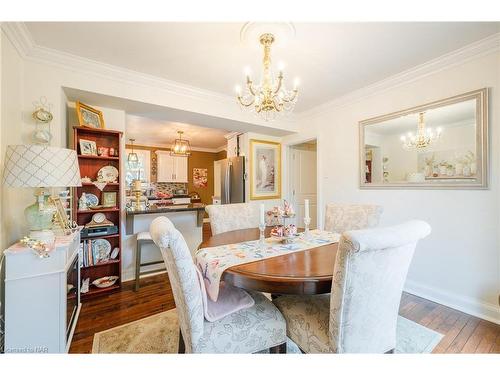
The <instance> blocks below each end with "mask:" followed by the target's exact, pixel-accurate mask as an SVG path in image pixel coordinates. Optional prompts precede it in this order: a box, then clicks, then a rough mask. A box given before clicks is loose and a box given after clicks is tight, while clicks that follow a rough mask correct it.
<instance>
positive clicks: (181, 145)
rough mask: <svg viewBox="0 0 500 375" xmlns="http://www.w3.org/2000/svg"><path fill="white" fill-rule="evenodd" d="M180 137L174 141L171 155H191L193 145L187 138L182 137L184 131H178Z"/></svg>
mask: <svg viewBox="0 0 500 375" xmlns="http://www.w3.org/2000/svg"><path fill="white" fill-rule="evenodd" d="M177 134H179V138H177V139H176V140H175V141H174V145H173V147H172V148H171V149H170V155H171V156H189V155H191V145H190V144H189V141H188V140H187V139H182V134H184V132H183V131H180V130H179V131H177Z"/></svg>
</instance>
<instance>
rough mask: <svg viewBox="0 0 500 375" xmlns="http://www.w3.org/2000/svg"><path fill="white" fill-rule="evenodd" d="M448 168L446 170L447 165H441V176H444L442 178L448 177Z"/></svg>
mask: <svg viewBox="0 0 500 375" xmlns="http://www.w3.org/2000/svg"><path fill="white" fill-rule="evenodd" d="M447 170H448V168H446V166H445V165H440V166H439V174H440V175H442V176H446V172H447Z"/></svg>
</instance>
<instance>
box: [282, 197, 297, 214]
mask: <svg viewBox="0 0 500 375" xmlns="http://www.w3.org/2000/svg"><path fill="white" fill-rule="evenodd" d="M283 211H284V215H285V216H294V215H295V211H294V210H293V207H292V205H291V204H290V203H288V201H287V200H286V199H283Z"/></svg>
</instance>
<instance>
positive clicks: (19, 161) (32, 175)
mask: <svg viewBox="0 0 500 375" xmlns="http://www.w3.org/2000/svg"><path fill="white" fill-rule="evenodd" d="M3 184H4V186H7V187H14V188H19V187H28V188H37V190H36V193H35V197H36V201H35V203H34V204H32V205H30V206H28V207H26V209H25V210H24V215H25V217H26V222H27V224H28V229H29V230H30V234H29V236H30V238H32V239H35V240H39V241H41V242H43V243H46V244H47V245H51V244H52V243H53V242H54V240H55V235H54V232H53V231H52V218H53V216H54V212H55V210H56V208H55V207H54V206H53V205H52V204H50V203H48V198H49V196H50V193H49V192H48V191H46V190H45V188H54V187H75V186H82V184H81V180H80V168H79V167H78V158H77V154H76V151H74V150H69V149H67V148H59V147H50V146H44V145H11V146H7V151H6V153H5V168H4V172H3Z"/></svg>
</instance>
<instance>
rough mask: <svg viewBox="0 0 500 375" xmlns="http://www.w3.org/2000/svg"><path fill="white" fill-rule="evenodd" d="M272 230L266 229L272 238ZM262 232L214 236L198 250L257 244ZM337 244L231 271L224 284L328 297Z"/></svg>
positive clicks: (225, 277)
mask: <svg viewBox="0 0 500 375" xmlns="http://www.w3.org/2000/svg"><path fill="white" fill-rule="evenodd" d="M270 231H271V227H268V228H266V237H269V235H270ZM258 238H259V229H258V228H251V229H242V230H235V231H231V232H225V233H221V234H217V235H214V236H212V237H210V238H209V239H208V240H206V241H204V242H202V243H201V245H200V246H199V248H200V249H201V248H206V247H213V246H220V245H227V244H231V243H238V242H244V241H251V240H257V239H258ZM337 245H338V244H329V245H323V246H319V247H316V248H313V249H309V250H304V251H297V252H294V253H291V254H286V255H280V256H277V257H273V258H268V259H263V260H259V261H256V262H252V263H247V264H242V265H239V266H234V267H230V268H228V269H227V270H226V271H224V273H223V274H222V280H223V281H225V282H227V283H230V284H232V285H234V286H236V287H239V288H244V289H250V290H257V291H260V292H267V293H273V294H322V293H329V292H330V290H331V285H332V274H333V267H334V265H335V256H336V254H337Z"/></svg>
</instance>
